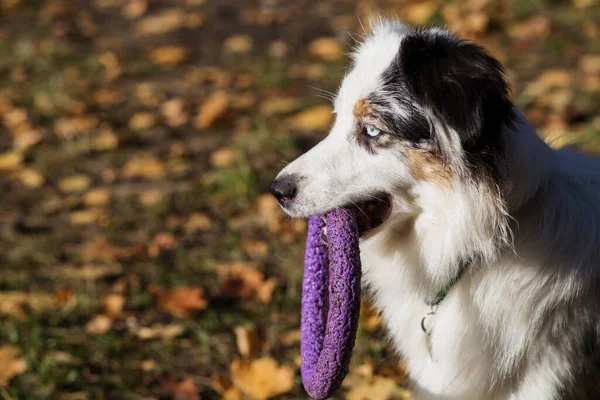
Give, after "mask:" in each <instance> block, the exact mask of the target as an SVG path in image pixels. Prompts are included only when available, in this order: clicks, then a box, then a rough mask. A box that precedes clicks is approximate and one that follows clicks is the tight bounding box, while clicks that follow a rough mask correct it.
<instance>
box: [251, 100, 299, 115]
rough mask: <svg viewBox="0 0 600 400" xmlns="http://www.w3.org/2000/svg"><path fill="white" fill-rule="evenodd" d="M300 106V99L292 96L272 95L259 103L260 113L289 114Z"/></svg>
mask: <svg viewBox="0 0 600 400" xmlns="http://www.w3.org/2000/svg"><path fill="white" fill-rule="evenodd" d="M299 106H300V101H299V100H298V99H296V98H293V97H272V98H270V99H267V100H265V101H263V103H262V104H261V105H260V113H261V114H262V115H267V116H270V115H281V114H289V113H290V112H292V111H295V110H297V109H298V107H299Z"/></svg>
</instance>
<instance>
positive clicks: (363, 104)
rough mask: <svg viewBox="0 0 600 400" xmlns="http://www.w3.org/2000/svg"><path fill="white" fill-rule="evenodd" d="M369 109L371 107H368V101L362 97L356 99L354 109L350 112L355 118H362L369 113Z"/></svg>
mask: <svg viewBox="0 0 600 400" xmlns="http://www.w3.org/2000/svg"><path fill="white" fill-rule="evenodd" d="M370 111H371V108H370V107H369V102H368V101H367V100H366V99H364V98H363V99H358V100H357V101H356V103H354V109H353V110H352V114H353V115H354V118H356V119H363V118H365V117H366V116H367V115H369V112H370Z"/></svg>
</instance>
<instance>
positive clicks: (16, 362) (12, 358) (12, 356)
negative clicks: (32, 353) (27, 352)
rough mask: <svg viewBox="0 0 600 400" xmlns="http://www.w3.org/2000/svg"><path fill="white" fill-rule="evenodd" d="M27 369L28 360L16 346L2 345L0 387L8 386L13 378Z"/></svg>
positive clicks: (0, 349) (0, 348) (0, 353)
mask: <svg viewBox="0 0 600 400" xmlns="http://www.w3.org/2000/svg"><path fill="white" fill-rule="evenodd" d="M26 370H27V361H25V359H24V358H22V357H21V349H19V348H18V347H16V346H2V347H0V387H6V386H8V383H9V382H10V380H11V379H12V378H14V377H15V376H17V375H20V374H22V373H23V372H25V371H26Z"/></svg>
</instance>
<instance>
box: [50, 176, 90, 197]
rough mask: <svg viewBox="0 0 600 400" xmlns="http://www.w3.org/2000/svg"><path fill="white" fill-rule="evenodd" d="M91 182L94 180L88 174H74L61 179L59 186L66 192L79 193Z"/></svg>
mask: <svg viewBox="0 0 600 400" xmlns="http://www.w3.org/2000/svg"><path fill="white" fill-rule="evenodd" d="M91 182H92V180H91V179H90V177H89V176H87V175H83V174H79V175H72V176H68V177H66V178H63V179H61V180H60V182H58V187H59V188H60V190H61V191H62V192H64V193H78V192H83V191H84V190H86V189H87V188H88V187H89V186H90V183H91Z"/></svg>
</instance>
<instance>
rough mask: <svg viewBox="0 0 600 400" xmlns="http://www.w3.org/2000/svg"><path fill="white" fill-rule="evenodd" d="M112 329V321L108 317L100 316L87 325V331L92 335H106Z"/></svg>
mask: <svg viewBox="0 0 600 400" xmlns="http://www.w3.org/2000/svg"><path fill="white" fill-rule="evenodd" d="M111 327H112V319H111V318H110V317H109V316H108V315H104V314H99V315H96V316H95V317H94V318H92V319H91V320H90V321H89V322H88V323H87V324H86V325H85V331H86V332H87V333H89V334H91V335H104V334H105V333H106V332H108V331H109V330H110V328H111Z"/></svg>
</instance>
